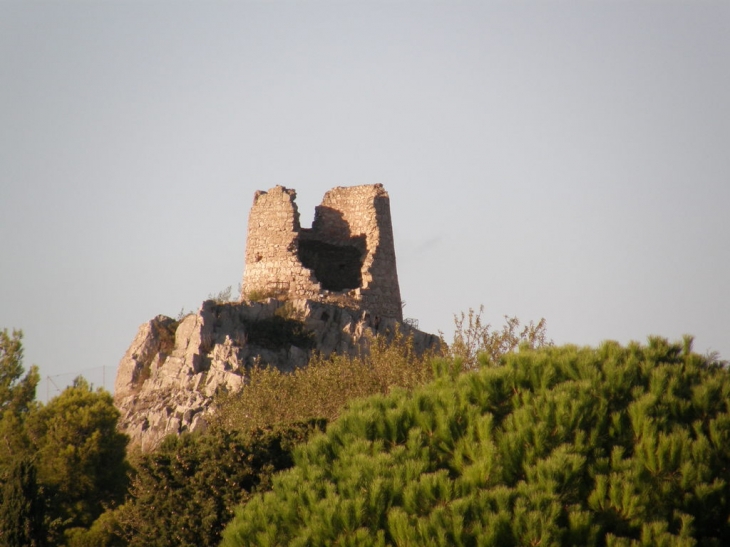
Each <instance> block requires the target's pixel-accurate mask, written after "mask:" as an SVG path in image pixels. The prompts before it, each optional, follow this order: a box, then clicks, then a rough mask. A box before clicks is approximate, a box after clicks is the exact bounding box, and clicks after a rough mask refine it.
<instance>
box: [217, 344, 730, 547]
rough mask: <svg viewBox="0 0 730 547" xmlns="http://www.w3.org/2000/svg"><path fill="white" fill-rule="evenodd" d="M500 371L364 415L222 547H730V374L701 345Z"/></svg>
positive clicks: (234, 528) (404, 396)
mask: <svg viewBox="0 0 730 547" xmlns="http://www.w3.org/2000/svg"><path fill="white" fill-rule="evenodd" d="M490 363H492V364H493V366H486V365H485V366H482V368H481V369H479V370H477V371H475V372H473V373H468V374H455V373H453V372H451V371H454V370H456V369H457V368H458V367H455V366H454V365H453V364H449V363H442V364H441V365H438V366H437V368H438V369H439V370H441V371H443V372H441V373H440V374H439V377H438V378H437V379H436V380H435V381H434V382H433V383H431V384H430V385H428V386H425V387H423V388H418V389H416V390H414V391H412V392H406V391H404V390H400V391H395V392H393V393H391V394H389V395H385V396H376V397H372V398H369V399H367V400H364V401H361V402H359V403H355V404H353V405H352V406H351V408H350V409H349V410H348V411H346V412H345V413H343V414H342V415H341V416H340V418H339V419H338V420H337V421H336V422H334V423H332V424H331V425H330V426H329V428H328V429H327V433H326V434H323V435H321V436H316V437H315V438H313V439H312V440H311V441H310V442H309V443H308V444H306V445H304V446H302V447H300V448H298V449H297V450H295V453H294V459H295V467H294V468H292V469H291V470H289V471H287V472H284V473H282V474H281V475H279V476H277V477H276V478H275V479H274V483H273V491H272V492H270V493H267V494H265V495H259V496H256V497H254V498H253V499H252V500H251V501H249V502H248V503H246V504H245V505H243V506H242V507H241V508H240V509H239V510H238V512H237V514H236V517H235V518H234V520H233V521H232V522H231V523H230V524H229V526H228V527H227V529H226V530H225V531H224V541H223V546H224V547H234V546H235V547H238V546H242V545H363V546H364V545H403V546H405V545H413V546H416V545H417V546H423V545H449V546H451V545H469V546H471V545H483V546H489V545H493V546H512V545H515V546H516V545H541V546H559V545H576V546H578V545H580V546H590V545H596V546H603V545H609V546H627V547H630V546H649V545H652V546H653V545H666V546H692V545H717V546H720V545H728V544H730V524H729V517H730V496H729V495H728V492H730V374H728V371H727V370H726V369H724V368H722V367H720V366H718V365H717V364H715V363H712V362H710V361H709V360H708V359H706V358H704V357H702V356H700V355H697V354H695V353H692V352H691V348H690V341H689V340H687V341H685V344H670V343H668V342H667V341H665V340H663V339H659V338H652V339H650V340H649V344H648V345H646V346H642V345H640V344H636V343H632V344H630V345H629V346H627V347H622V346H620V345H619V344H617V343H612V342H608V343H604V344H603V345H601V346H600V347H599V348H598V349H591V348H578V347H575V346H565V347H547V348H543V349H540V350H535V351H533V350H528V349H525V350H524V351H520V352H519V353H515V354H508V355H505V356H503V357H502V358H501V359H500V360H499V362H498V363H494V361H490Z"/></svg>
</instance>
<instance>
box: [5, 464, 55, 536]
mask: <svg viewBox="0 0 730 547" xmlns="http://www.w3.org/2000/svg"><path fill="white" fill-rule="evenodd" d="M43 517H44V512H43V500H42V498H41V495H40V492H39V488H38V483H37V480H36V468H35V465H34V464H33V463H32V462H31V461H30V460H28V459H19V460H17V461H16V462H15V463H14V465H13V466H12V467H11V471H10V475H9V477H8V480H7V481H6V482H5V485H4V487H3V491H2V505H0V542H2V545H4V546H6V547H42V546H44V545H45V544H46V542H45V535H46V531H45V528H44V525H43Z"/></svg>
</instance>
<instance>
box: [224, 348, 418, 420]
mask: <svg viewBox="0 0 730 547" xmlns="http://www.w3.org/2000/svg"><path fill="white" fill-rule="evenodd" d="M431 378H432V369H431V366H430V364H429V356H427V355H420V356H419V355H417V354H416V352H415V351H414V349H413V344H412V340H410V339H407V338H404V337H403V336H402V335H400V334H396V335H395V337H394V339H393V340H391V341H389V340H387V339H386V338H384V337H375V338H374V339H372V340H371V344H370V353H369V355H367V356H364V357H360V358H350V357H347V356H343V355H336V354H333V355H331V356H330V357H327V358H324V357H322V356H320V355H316V354H315V355H314V356H313V357H312V358H311V359H310V361H309V364H308V365H307V366H306V367H303V368H300V369H297V370H296V371H294V372H293V373H285V372H281V371H279V370H278V369H276V368H272V367H269V368H259V367H256V368H253V369H251V370H250V371H249V372H248V384H247V385H246V387H245V388H244V389H243V390H241V391H240V392H238V393H234V394H231V395H224V396H223V397H221V399H219V400H218V409H217V412H216V419H217V420H218V421H219V423H220V424H221V426H222V427H224V428H226V429H232V430H233V429H238V430H244V431H246V430H251V429H255V428H257V427H269V426H271V425H274V424H282V423H297V422H303V421H307V420H311V419H315V418H323V419H326V420H332V419H333V418H335V417H336V416H337V415H338V414H339V413H340V411H341V410H342V408H343V407H344V406H345V404H346V403H347V402H348V401H351V400H353V399H356V398H360V397H367V396H369V395H373V394H376V393H387V392H388V391H389V390H390V389H391V388H393V387H405V388H413V387H415V386H418V385H421V384H423V383H425V382H427V381H429V380H430V379H431Z"/></svg>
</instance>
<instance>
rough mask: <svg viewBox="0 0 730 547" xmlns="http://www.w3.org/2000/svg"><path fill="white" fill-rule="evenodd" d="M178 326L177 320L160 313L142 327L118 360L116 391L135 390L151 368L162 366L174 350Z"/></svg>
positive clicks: (128, 391)
mask: <svg viewBox="0 0 730 547" xmlns="http://www.w3.org/2000/svg"><path fill="white" fill-rule="evenodd" d="M176 327H177V321H175V320H173V319H170V318H169V317H165V316H164V315H158V316H157V317H155V318H154V319H152V320H151V321H148V322H147V323H145V324H144V325H141V326H140V327H139V330H138V331H137V336H136V337H135V338H134V341H133V342H132V345H131V346H129V349H128V350H127V353H125V354H124V357H123V358H122V360H121V362H120V363H119V369H118V372H117V378H116V381H115V382H114V393H116V394H117V395H118V396H125V395H127V394H129V393H131V392H133V391H135V388H137V387H138V386H139V384H141V383H142V382H143V381H144V380H145V378H144V376H146V375H148V374H149V373H150V370H151V368H152V367H153V366H159V363H160V362H163V361H164V360H165V358H166V357H167V356H168V355H169V354H170V353H172V349H173V344H174V339H175V328H176Z"/></svg>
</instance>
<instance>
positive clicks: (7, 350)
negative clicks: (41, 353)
mask: <svg viewBox="0 0 730 547" xmlns="http://www.w3.org/2000/svg"><path fill="white" fill-rule="evenodd" d="M22 340H23V332H22V331H19V330H13V332H12V334H8V330H7V329H3V330H2V331H0V414H3V413H5V412H6V411H10V412H12V413H14V414H21V413H25V412H27V411H28V410H29V409H30V408H31V407H32V406H33V403H34V401H35V390H36V386H37V385H38V382H39V381H40V376H39V374H38V367H36V366H32V367H30V370H29V371H28V372H27V373H26V375H25V376H24V377H23V372H24V369H23V344H22Z"/></svg>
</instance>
